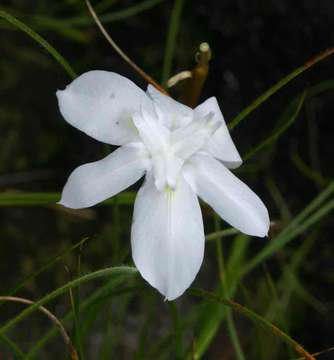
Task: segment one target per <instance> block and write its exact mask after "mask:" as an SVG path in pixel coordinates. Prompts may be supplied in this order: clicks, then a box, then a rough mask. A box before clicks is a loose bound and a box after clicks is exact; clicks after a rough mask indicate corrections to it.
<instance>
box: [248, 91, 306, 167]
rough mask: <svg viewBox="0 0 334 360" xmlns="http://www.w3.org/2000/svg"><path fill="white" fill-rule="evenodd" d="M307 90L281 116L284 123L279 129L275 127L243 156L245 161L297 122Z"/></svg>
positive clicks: (281, 121)
mask: <svg viewBox="0 0 334 360" xmlns="http://www.w3.org/2000/svg"><path fill="white" fill-rule="evenodd" d="M306 94H307V90H305V91H304V92H303V93H302V95H301V96H300V99H298V101H294V102H293V103H292V104H291V105H290V106H289V107H288V108H287V110H286V111H284V113H283V115H282V116H281V120H280V121H279V123H281V124H282V125H280V126H278V127H277V129H275V130H274V131H273V132H272V134H271V135H269V136H268V137H267V138H266V139H265V140H264V141H262V142H261V143H260V144H258V145H257V146H255V147H254V148H253V149H251V150H249V151H248V152H247V153H246V154H245V155H244V156H243V157H242V158H243V160H244V161H247V160H248V159H249V158H251V157H252V156H254V155H255V154H256V153H258V152H259V151H261V150H262V149H264V148H265V147H267V146H269V145H271V144H273V143H274V142H276V141H277V140H278V139H279V138H280V137H281V136H282V135H283V134H284V133H285V132H286V131H287V130H288V129H289V127H290V126H291V125H292V124H293V123H294V122H295V120H296V119H297V117H298V115H299V113H300V111H301V109H302V107H303V104H304V101H305V98H306Z"/></svg>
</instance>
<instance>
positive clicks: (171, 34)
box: [161, 0, 185, 86]
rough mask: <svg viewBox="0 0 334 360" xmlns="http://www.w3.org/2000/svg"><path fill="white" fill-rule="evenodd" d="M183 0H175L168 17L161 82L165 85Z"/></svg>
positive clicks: (171, 61) (170, 66)
mask: <svg viewBox="0 0 334 360" xmlns="http://www.w3.org/2000/svg"><path fill="white" fill-rule="evenodd" d="M184 2H185V0H175V1H174V5H173V10H172V14H171V17H170V22H169V28H168V34H167V41H166V47H165V57H164V63H163V66H162V78H161V83H162V85H163V86H165V84H166V82H167V80H168V78H169V77H170V74H171V70H172V63H173V57H174V52H175V45H176V38H177V34H178V31H179V27H180V21H181V14H182V9H183V6H184Z"/></svg>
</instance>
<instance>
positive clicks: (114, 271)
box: [0, 266, 138, 336]
mask: <svg viewBox="0 0 334 360" xmlns="http://www.w3.org/2000/svg"><path fill="white" fill-rule="evenodd" d="M137 273H138V271H137V269H135V268H133V267H129V266H118V267H111V268H106V269H102V270H98V271H95V272H92V273H89V274H87V275H83V276H81V277H79V278H77V279H74V280H72V281H69V282H68V283H67V284H65V285H63V286H61V287H59V288H58V289H56V290H54V291H52V292H51V293H49V294H48V295H46V296H44V297H43V298H42V299H40V300H38V301H36V302H35V303H34V304H33V305H31V306H29V307H27V308H26V309H25V310H23V311H22V312H21V313H20V314H18V315H17V316H16V317H14V318H13V319H12V320H10V321H8V322H7V323H6V324H5V325H4V326H2V327H1V328H0V336H2V335H4V334H5V333H6V332H7V331H9V330H10V329H11V328H12V327H13V326H15V325H16V324H18V323H19V322H20V321H22V320H23V319H25V318H26V317H27V316H28V315H30V314H31V313H33V312H34V311H36V310H37V309H38V308H39V307H40V306H42V305H45V304H47V303H48V302H50V301H51V300H53V299H55V298H57V297H58V296H60V295H62V294H64V293H66V292H67V291H68V290H69V289H72V288H76V287H77V286H79V285H82V284H84V283H86V282H89V281H92V280H95V279H99V278H102V277H106V276H119V275H125V274H126V275H129V276H130V275H135V274H137Z"/></svg>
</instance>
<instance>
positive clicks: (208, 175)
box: [183, 154, 269, 237]
mask: <svg viewBox="0 0 334 360" xmlns="http://www.w3.org/2000/svg"><path fill="white" fill-rule="evenodd" d="M183 171H184V176H185V179H186V180H187V181H188V182H189V183H190V184H191V186H192V188H193V190H194V191H195V192H196V193H197V195H198V196H199V197H201V198H202V199H203V200H204V201H205V202H206V203H208V204H209V205H210V206H212V208H213V209H214V210H215V211H216V212H217V213H218V214H219V215H220V216H221V218H222V219H224V220H225V221H227V222H228V223H229V224H230V225H232V226H234V227H235V228H237V229H239V230H240V231H241V232H243V233H245V234H248V235H253V236H260V237H264V236H267V234H268V230H269V215H268V211H267V208H266V207H265V205H264V204H263V202H262V201H261V200H260V198H259V197H258V196H257V195H256V194H255V193H254V192H253V191H252V190H251V189H250V188H249V187H248V186H247V185H246V184H244V183H243V182H242V181H240V180H239V179H238V178H237V177H236V176H235V175H233V174H232V173H231V172H230V171H229V170H228V169H227V168H226V167H225V166H224V165H223V164H222V163H220V162H219V161H218V160H216V159H214V158H213V157H211V156H208V155H203V154H197V155H195V156H193V157H192V158H191V159H190V161H189V164H187V165H185V167H184V170H183Z"/></svg>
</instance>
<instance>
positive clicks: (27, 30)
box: [0, 9, 77, 79]
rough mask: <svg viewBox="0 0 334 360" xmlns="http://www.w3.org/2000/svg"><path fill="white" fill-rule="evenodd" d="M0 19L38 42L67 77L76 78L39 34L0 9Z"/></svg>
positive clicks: (59, 55) (65, 62)
mask: <svg viewBox="0 0 334 360" xmlns="http://www.w3.org/2000/svg"><path fill="white" fill-rule="evenodd" d="M0 18H3V19H5V20H7V21H8V22H9V23H11V24H12V25H14V26H15V27H17V28H19V29H20V30H22V31H23V32H25V33H26V34H27V35H28V36H30V37H31V38H32V39H34V40H35V41H36V42H38V43H39V44H40V45H41V46H42V47H43V48H44V49H45V50H46V51H47V52H48V53H49V54H50V55H51V56H52V57H53V58H54V59H55V60H56V61H57V62H58V63H59V64H60V65H61V66H62V67H63V68H64V70H65V71H66V72H67V73H68V75H69V76H70V77H71V78H72V79H75V78H76V76H77V75H76V73H75V72H74V70H73V69H72V67H71V65H70V64H69V63H68V62H67V61H66V60H65V58H64V57H63V56H62V55H61V54H60V53H59V52H58V51H57V50H56V49H55V48H54V47H53V46H52V45H51V44H49V43H48V42H47V41H46V40H45V39H43V38H42V37H41V36H40V35H39V34H37V33H36V32H35V31H34V30H32V29H31V28H30V27H28V26H27V25H25V24H24V23H23V22H21V21H20V20H18V19H16V18H15V17H14V16H12V15H10V14H8V13H7V12H6V11H4V10H1V9H0Z"/></svg>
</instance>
